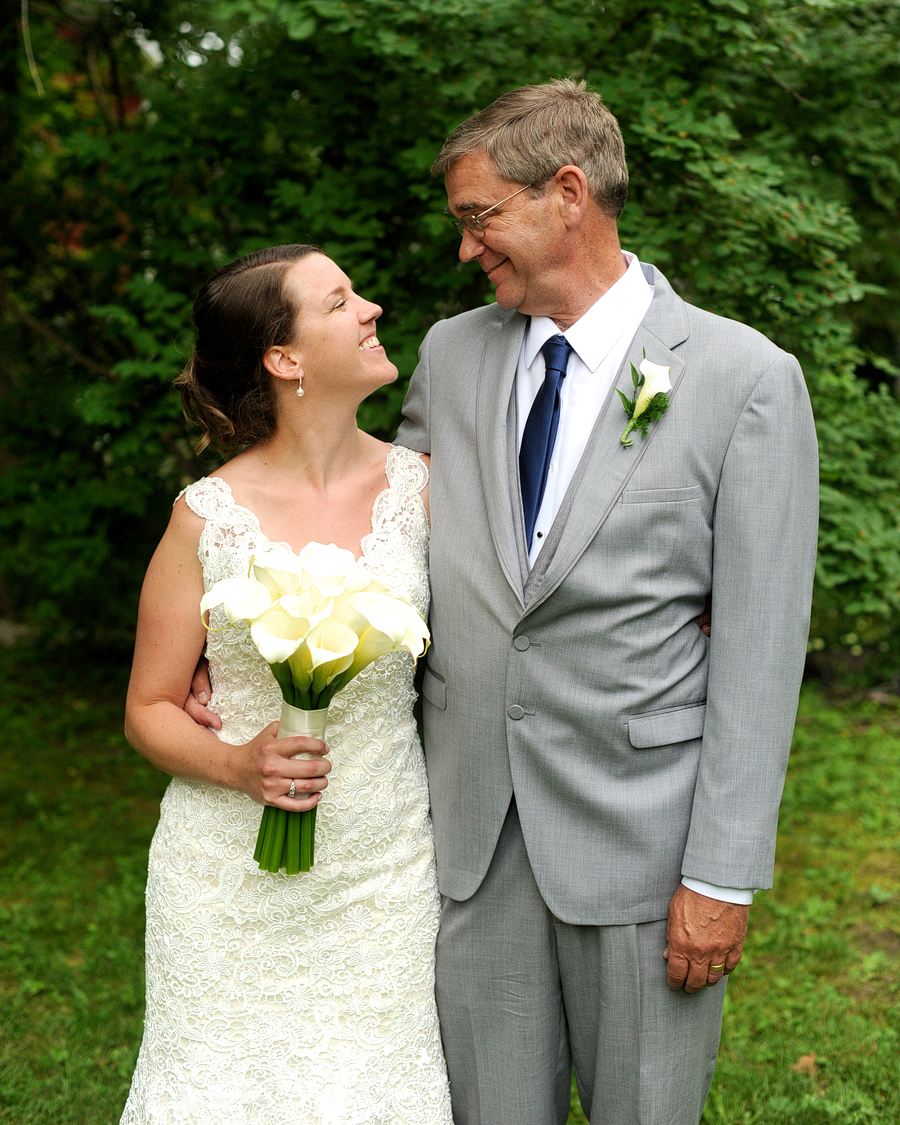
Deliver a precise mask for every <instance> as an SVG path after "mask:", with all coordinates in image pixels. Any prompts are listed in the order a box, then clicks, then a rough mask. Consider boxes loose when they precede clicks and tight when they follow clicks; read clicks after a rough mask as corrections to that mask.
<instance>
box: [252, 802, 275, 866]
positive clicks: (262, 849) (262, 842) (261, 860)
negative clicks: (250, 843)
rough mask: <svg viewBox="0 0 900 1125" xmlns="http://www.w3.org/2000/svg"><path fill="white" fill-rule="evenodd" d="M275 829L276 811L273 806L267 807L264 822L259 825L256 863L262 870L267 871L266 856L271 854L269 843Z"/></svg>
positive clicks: (264, 812)
mask: <svg viewBox="0 0 900 1125" xmlns="http://www.w3.org/2000/svg"><path fill="white" fill-rule="evenodd" d="M274 829H275V809H274V807H273V806H272V805H266V807H265V808H264V809H263V814H262V820H261V821H260V824H259V835H258V836H257V837H256V851H255V852H254V855H256V854H257V853H258V858H257V860H256V862H257V863H258V864H259V866H260V870H262V871H265V870H267V868H266V856H267V855H268V854H269V843H270V841H271V839H272V833H273V831H274Z"/></svg>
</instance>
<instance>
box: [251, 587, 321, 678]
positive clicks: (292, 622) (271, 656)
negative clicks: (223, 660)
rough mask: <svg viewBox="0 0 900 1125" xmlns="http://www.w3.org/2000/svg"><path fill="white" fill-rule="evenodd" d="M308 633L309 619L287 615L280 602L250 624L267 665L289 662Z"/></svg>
mask: <svg viewBox="0 0 900 1125" xmlns="http://www.w3.org/2000/svg"><path fill="white" fill-rule="evenodd" d="M308 632H309V625H308V623H307V619H306V618H305V617H295V616H294V615H293V614H290V613H286V612H285V611H284V610H283V609H282V607H281V605H280V604H279V603H278V602H276V603H275V605H273V606H270V608H269V609H268V610H266V612H265V613H262V614H260V616H259V617H257V618H256V620H255V621H252V622H251V623H250V636H251V637H252V639H253V643H254V644H255V645H256V647H257V649H258V650H259V655H260V656H261V657H262V658H263V660H265V662H266V663H267V664H281V663H283V662H284V661H285V660H288V659H289V658H290V657H291V656H293V655H294V653H295V652H296V651H297V649H298V648H299V647H300V645H301V644H302V643H303V641H304V639H305V638H306V634H307V633H308Z"/></svg>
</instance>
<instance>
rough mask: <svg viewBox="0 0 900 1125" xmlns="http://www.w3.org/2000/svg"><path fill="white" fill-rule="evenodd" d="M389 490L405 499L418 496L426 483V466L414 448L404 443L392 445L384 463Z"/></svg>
mask: <svg viewBox="0 0 900 1125" xmlns="http://www.w3.org/2000/svg"><path fill="white" fill-rule="evenodd" d="M384 471H385V475H386V476H387V481H388V485H389V486H390V488H391V490H392V491H393V492H395V493H397V494H398V495H399V496H401V497H402V498H403V499H407V498H409V497H411V496H418V495H419V493H420V492H421V491H422V489H423V488H424V487H425V485H426V484H428V466H427V465H426V464H425V462H424V461H423V460H422V458H421V456H420V455H419V454H418V453H416V452H415V450H412V449H407V448H406V446H405V445H393V446H391V448H390V451H389V452H388V455H387V460H386V461H385V465H384Z"/></svg>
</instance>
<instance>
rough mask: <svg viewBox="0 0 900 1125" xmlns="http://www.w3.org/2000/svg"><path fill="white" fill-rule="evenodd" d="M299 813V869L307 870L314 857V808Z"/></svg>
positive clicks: (310, 866)
mask: <svg viewBox="0 0 900 1125" xmlns="http://www.w3.org/2000/svg"><path fill="white" fill-rule="evenodd" d="M317 808H318V805H316V806H314V807H313V808H311V809H310V810H309V812H303V813H300V814H299V817H300V870H301V871H309V870H310V869H311V868H312V866H313V864H314V863H315V859H316V809H317Z"/></svg>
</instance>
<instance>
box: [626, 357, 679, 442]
mask: <svg viewBox="0 0 900 1125" xmlns="http://www.w3.org/2000/svg"><path fill="white" fill-rule="evenodd" d="M631 381H632V383H633V384H634V398H633V399H631V398H628V397H627V396H626V395H625V394H623V393H622V391H620V390H619V389H618V387H617V388H616V394H617V395H618V396H619V398H620V399H621V400H622V406H624V408H625V413H626V414H627V415H628V425H627V426H626V427H625V430H624V432H623V434H622V437H621V438H620V439H619V440H620V441H621V442H622V444H623V445H631V444H632V442H633V441H634V438H633V437H629V434H630V433H631V431H632V430H639V431H640V434H641V437H646V436H647V432H648V430H649V429H650V423H651V422H656V421H658V420H659V419H660V418H662V416H663V414H665V412H666V411H667V410H668V409H669V395H668V392H669V391H670V390H671V389H672V384H671V382H670V380H669V369H668V367H663V366H661V365H660V364H658V363H651V362H650V360H649V359H647V357H646V355H645V356H644V358H643V359H642V360H641V366H640V373H638V371H637V370H635V366H634V364H633V363H632V365H631Z"/></svg>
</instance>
